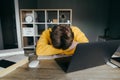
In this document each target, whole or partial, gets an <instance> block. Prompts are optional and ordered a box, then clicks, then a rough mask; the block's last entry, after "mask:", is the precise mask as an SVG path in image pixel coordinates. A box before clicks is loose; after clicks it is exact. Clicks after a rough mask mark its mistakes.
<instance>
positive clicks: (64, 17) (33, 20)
mask: <svg viewBox="0 0 120 80" xmlns="http://www.w3.org/2000/svg"><path fill="white" fill-rule="evenodd" d="M20 16H21V18H20V19H21V33H22V34H21V35H22V46H23V48H35V45H36V42H37V40H38V39H39V37H40V34H41V33H42V32H43V31H44V30H45V29H48V28H52V27H53V26H54V25H58V24H68V25H71V24H72V9H21V10H20Z"/></svg>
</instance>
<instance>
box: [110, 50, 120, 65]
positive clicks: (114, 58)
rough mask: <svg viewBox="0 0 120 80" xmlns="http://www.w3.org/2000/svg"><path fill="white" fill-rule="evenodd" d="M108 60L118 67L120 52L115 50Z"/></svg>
mask: <svg viewBox="0 0 120 80" xmlns="http://www.w3.org/2000/svg"><path fill="white" fill-rule="evenodd" d="M110 62H111V63H112V64H114V65H115V66H117V67H120V52H116V53H115V54H114V55H113V56H112V58H111V59H110Z"/></svg>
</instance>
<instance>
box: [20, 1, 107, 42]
mask: <svg viewBox="0 0 120 80" xmlns="http://www.w3.org/2000/svg"><path fill="white" fill-rule="evenodd" d="M24 2H25V0H20V8H21V9H22V8H26V9H27V8H28V9H29V8H35V7H36V5H37V8H38V9H65V8H66V9H72V10H73V14H72V16H73V25H75V26H77V27H79V28H80V29H81V30H82V31H83V32H84V33H85V34H86V35H87V37H88V38H89V40H90V41H96V40H97V37H98V36H99V35H103V34H104V29H105V28H106V27H107V19H108V10H109V9H108V8H109V0H37V2H36V1H35V2H34V0H29V1H28V0H26V3H27V4H26V3H24ZM31 2H34V3H31ZM27 5H28V6H27ZM30 5H32V6H33V7H32V6H30Z"/></svg>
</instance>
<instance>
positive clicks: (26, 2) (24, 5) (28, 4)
mask: <svg viewBox="0 0 120 80" xmlns="http://www.w3.org/2000/svg"><path fill="white" fill-rule="evenodd" d="M18 2H19V8H20V9H35V8H37V0H19V1H18Z"/></svg>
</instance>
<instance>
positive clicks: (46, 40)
mask: <svg viewBox="0 0 120 80" xmlns="http://www.w3.org/2000/svg"><path fill="white" fill-rule="evenodd" d="M59 53H62V50H61V49H56V48H54V47H53V46H52V45H51V44H50V32H49V30H46V31H44V32H43V33H42V35H41V36H40V39H39V40H38V42H37V46H36V54H37V55H38V56H44V55H54V54H59Z"/></svg>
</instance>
